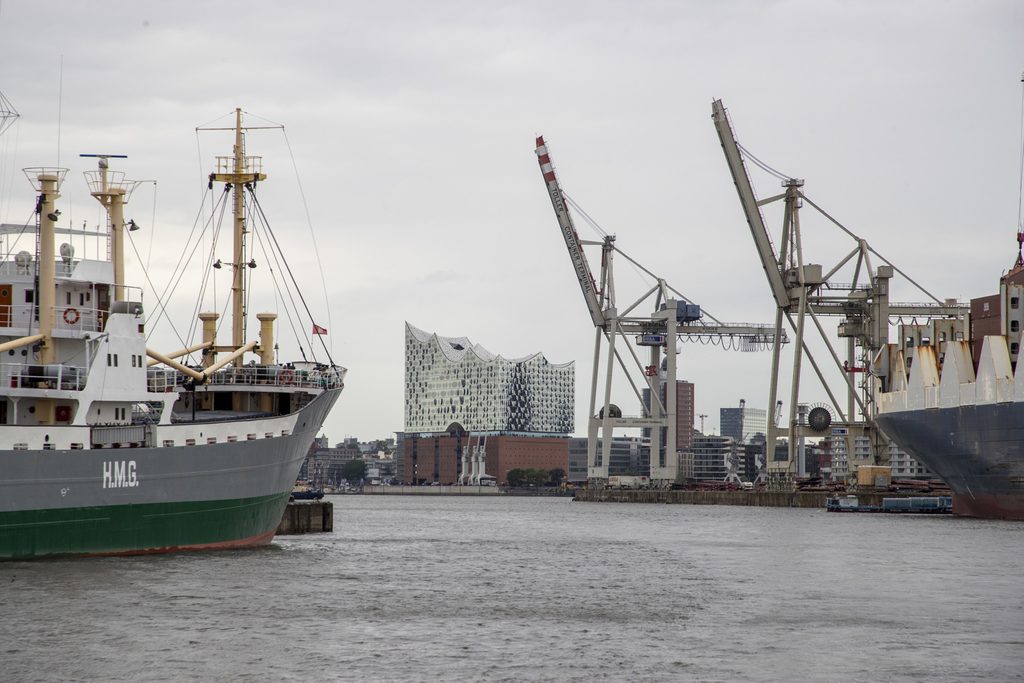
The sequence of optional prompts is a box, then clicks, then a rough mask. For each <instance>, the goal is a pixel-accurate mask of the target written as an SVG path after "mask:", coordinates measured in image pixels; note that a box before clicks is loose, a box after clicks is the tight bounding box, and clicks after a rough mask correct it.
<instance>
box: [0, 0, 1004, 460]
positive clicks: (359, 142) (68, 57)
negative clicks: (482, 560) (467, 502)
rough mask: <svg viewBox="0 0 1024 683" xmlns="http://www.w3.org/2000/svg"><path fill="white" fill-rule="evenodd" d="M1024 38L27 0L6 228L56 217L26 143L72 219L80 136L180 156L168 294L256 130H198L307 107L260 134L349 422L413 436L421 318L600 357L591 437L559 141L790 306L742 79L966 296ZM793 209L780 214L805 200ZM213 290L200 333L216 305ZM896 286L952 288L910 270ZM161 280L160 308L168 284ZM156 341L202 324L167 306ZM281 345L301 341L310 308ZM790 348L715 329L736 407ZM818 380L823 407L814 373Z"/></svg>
mask: <svg viewBox="0 0 1024 683" xmlns="http://www.w3.org/2000/svg"><path fill="white" fill-rule="evenodd" d="M1022 36H1024V4H1022V3H1020V2H1017V1H1016V0H1006V1H1003V2H999V1H991V2H988V1H979V2H966V1H965V2H938V1H935V0H922V1H919V2H891V1H887V2H850V1H849V0H844V1H841V2H828V1H824V0H794V1H789V2H762V1H754V0H746V1H745V0H723V1H718V2H669V1H666V2H644V1H642V0H639V1H631V2H601V1H593V0H589V1H572V2H555V1H551V0H547V1H546V2H479V1H467V2H449V1H438V2H429V3H427V2H375V3H364V2H359V3H356V2H346V1H331V2H304V3H280V2H249V3H245V4H239V3H234V2H231V3H229V2H206V3H202V4H198V3H196V4H194V5H190V4H188V3H171V2H166V1H163V2H140V1H138V0H133V1H132V2H103V3H81V2H52V3H39V2H30V1H27V0H25V1H22V0H15V1H12V0H3V1H2V4H0V43H2V44H3V46H4V54H5V58H4V59H3V60H2V61H0V92H2V93H3V94H4V95H5V96H6V97H7V98H8V99H9V100H10V101H11V103H12V104H13V105H14V107H15V108H16V109H17V110H18V111H19V112H20V114H21V118H20V120H19V121H18V123H17V124H16V125H15V126H14V127H13V128H12V129H10V130H9V131H8V132H7V133H6V134H5V135H3V137H2V138H0V155H2V157H0V160H2V167H0V221H2V222H5V223H25V222H27V221H29V220H31V208H32V204H33V201H34V198H33V193H32V190H31V188H30V186H29V185H28V183H27V182H26V181H25V180H24V177H23V175H22V174H21V172H20V169H21V168H22V167H26V166H54V165H61V166H66V167H68V168H70V170H71V172H70V173H69V174H68V180H67V181H66V182H65V186H64V191H63V197H62V199H61V200H60V205H61V207H62V209H63V211H64V218H65V219H67V218H70V220H71V221H73V222H74V223H75V225H76V226H77V225H78V224H80V223H81V222H82V221H87V222H90V223H95V222H96V221H97V220H99V217H100V214H99V211H98V206H99V205H98V204H97V203H96V202H95V200H93V199H92V198H90V197H89V196H88V193H87V190H86V187H85V184H84V182H83V181H82V178H81V171H83V170H87V169H89V168H92V163H91V162H89V161H87V160H84V159H80V158H79V157H78V154H80V153H119V154H127V155H128V157H129V158H128V159H127V160H125V161H121V162H118V163H117V164H116V167H117V168H121V169H123V170H125V171H126V172H127V173H128V175H129V177H131V178H135V179H145V180H156V181H157V182H156V184H155V185H154V184H153V183H147V184H143V185H140V187H139V189H138V190H136V193H135V195H134V196H133V197H132V200H131V203H130V204H129V207H128V211H127V215H128V216H129V217H134V218H135V219H136V221H137V222H138V223H139V224H140V225H143V226H144V230H143V231H140V232H137V233H134V235H133V237H134V239H135V244H136V247H137V248H138V251H139V254H140V255H141V257H140V258H135V256H134V253H132V252H131V250H130V262H129V264H128V279H129V281H130V282H131V281H134V282H137V283H139V284H143V276H142V266H143V265H144V264H145V262H147V261H148V265H149V274H150V277H151V278H152V280H153V281H154V282H156V283H157V284H158V286H159V287H160V288H162V287H163V284H164V283H166V282H167V280H168V278H169V277H170V275H171V272H172V267H173V264H174V262H175V261H176V260H177V254H178V252H179V251H180V250H181V248H182V246H183V244H184V242H185V240H186V237H187V235H188V234H189V231H190V230H191V228H192V225H193V222H194V220H195V217H196V215H197V213H198V212H199V210H200V205H201V200H202V196H203V195H202V193H203V190H204V188H205V181H204V178H205V176H206V174H208V173H209V172H210V171H211V170H212V165H213V156H214V155H215V154H230V139H228V138H226V137H224V136H223V134H216V133H202V134H200V135H198V136H197V134H196V131H195V129H196V127H197V126H200V125H202V124H206V123H207V122H211V121H216V122H219V123H221V124H224V123H230V121H229V120H228V119H225V118H223V117H225V115H227V114H229V113H230V112H231V111H232V110H233V109H234V108H235V107H241V108H242V109H243V110H245V111H246V112H249V113H250V114H252V116H251V117H249V118H248V119H247V120H248V121H249V122H250V123H253V124H256V123H260V119H258V118H256V117H261V119H263V120H265V121H272V122H278V123H282V124H284V125H285V127H286V128H285V130H286V133H287V138H285V137H284V136H283V135H282V134H281V132H280V131H275V130H267V131H254V132H252V133H251V134H250V135H249V138H248V143H247V144H248V152H249V153H250V154H262V155H263V157H264V166H265V170H266V172H267V173H268V175H269V181H268V183H266V185H264V186H262V187H261V188H260V196H261V202H262V205H263V207H264V210H265V211H266V212H267V214H268V216H269V217H270V221H271V225H272V227H273V229H274V230H275V232H276V234H277V235H278V237H279V238H280V239H282V240H283V241H284V242H285V243H286V249H287V250H288V257H289V262H290V263H291V265H292V267H293V269H295V271H296V272H297V274H298V275H299V278H300V280H301V281H302V284H303V290H304V292H305V294H306V296H307V298H308V300H309V302H310V304H311V306H312V307H313V308H314V310H319V311H322V313H321V314H320V315H321V320H320V322H321V324H323V325H324V326H326V327H328V329H329V335H328V340H329V342H330V345H331V351H332V354H333V357H334V359H335V360H336V361H337V362H339V363H341V364H343V365H345V366H346V367H348V368H349V375H348V380H347V386H346V390H345V393H344V395H343V396H342V398H341V400H340V402H339V403H338V404H337V406H336V407H335V409H334V412H333V414H332V415H331V416H330V418H329V419H328V421H327V423H326V425H325V429H324V431H325V433H326V434H327V436H328V438H329V439H330V440H331V441H332V442H335V441H340V440H341V439H342V438H343V437H345V436H358V437H359V438H360V439H364V440H365V439H370V438H380V437H384V436H387V435H389V433H390V432H393V431H395V430H400V429H402V420H403V329H404V328H403V321H405V320H408V321H409V322H410V323H412V324H413V325H415V326H417V327H419V328H421V329H424V330H428V331H436V332H437V333H439V334H442V335H448V336H460V335H464V336H467V337H469V338H470V339H471V340H473V341H474V342H478V343H480V344H482V345H483V346H485V347H486V348H488V349H489V350H491V351H493V352H495V353H500V354H502V355H504V356H506V357H516V356H524V355H527V354H530V353H533V352H535V351H543V352H544V354H545V355H546V356H547V357H548V359H550V360H551V361H552V362H556V363H561V362H566V361H570V360H574V361H576V384H577V406H576V415H577V419H576V430H577V432H578V433H585V430H586V421H585V420H586V409H587V404H588V393H589V384H590V382H589V374H590V368H591V363H592V356H591V354H592V351H593V327H592V324H591V322H590V317H589V315H588V313H587V310H586V308H585V306H584V302H583V299H582V296H581V294H580V291H579V286H578V285H577V283H576V280H575V276H574V274H573V269H572V267H571V264H570V261H569V258H568V255H567V253H566V251H565V246H564V243H563V242H562V238H561V235H560V233H559V231H558V227H557V224H556V222H555V218H554V215H553V213H552V210H551V205H550V202H549V201H548V198H547V194H546V192H545V188H544V185H543V182H542V179H541V176H540V172H539V170H538V168H537V162H536V157H535V155H534V152H533V148H534V144H533V142H534V137H535V135H537V134H539V133H543V134H544V135H545V137H546V138H547V140H548V142H549V143H550V149H551V153H552V156H553V159H554V162H555V164H556V166H557V168H558V171H559V175H560V178H561V180H562V184H563V187H564V188H565V189H566V191H567V192H568V193H569V194H570V195H571V196H572V197H573V198H574V199H575V200H576V201H577V202H579V203H580V204H581V205H582V206H583V207H584V208H585V209H586V210H587V212H588V213H589V214H590V215H591V216H593V217H594V218H595V219H596V220H597V221H598V222H599V223H600V224H601V225H602V226H603V227H604V228H605V229H606V230H608V231H609V232H613V233H615V234H616V235H617V236H618V241H617V244H618V246H619V247H620V248H621V249H623V250H624V251H625V252H627V253H628V254H630V255H631V256H633V257H634V258H636V259H637V260H639V261H640V262H642V263H644V264H645V265H646V266H647V267H648V268H649V269H650V270H652V271H654V272H656V273H658V274H660V275H661V276H663V277H665V278H666V279H667V280H668V281H669V283H670V284H672V285H673V286H675V287H676V288H677V289H679V290H680V291H682V292H683V293H685V294H686V295H687V296H688V297H690V298H691V299H693V300H695V301H696V302H698V303H700V304H701V305H703V306H704V307H705V309H707V310H708V311H710V312H711V313H713V314H714V315H715V316H716V317H718V318H719V319H722V320H727V321H737V322H740V321H745V322H764V323H767V322H771V321H772V320H773V318H774V309H773V307H772V303H771V298H770V295H769V290H768V286H767V283H766V281H765V278H764V274H763V271H762V269H761V266H760V264H759V262H758V260H757V257H756V253H755V250H754V246H753V243H752V240H751V238H750V235H749V232H748V229H747V227H746V222H745V220H744V218H743V214H742V212H741V209H740V205H739V202H738V200H737V197H736V193H735V189H734V187H733V184H732V180H731V178H730V175H729V171H728V168H727V167H726V164H725V161H724V157H723V155H722V152H721V148H720V145H719V142H718V138H717V136H716V134H715V130H714V127H713V125H712V122H711V118H710V110H711V101H712V99H714V98H722V99H723V100H724V102H725V104H726V106H727V107H728V108H729V111H730V114H731V116H732V121H733V124H734V126H735V127H736V132H737V135H738V137H739V140H740V142H741V143H742V144H744V145H745V146H746V147H747V148H748V149H750V150H751V151H752V152H753V153H754V154H756V155H757V156H758V157H759V158H761V159H762V160H764V161H766V162H768V163H770V164H771V165H772V166H775V167H776V168H778V169H780V170H782V171H783V172H785V173H787V174H790V175H793V176H796V177H800V178H804V179H806V186H805V188H804V189H805V192H806V194H807V195H808V196H809V197H810V198H812V199H813V200H814V201H816V202H817V203H818V204H820V205H822V206H823V207H824V208H826V210H828V211H829V212H830V213H831V214H832V215H833V216H835V217H836V218H837V219H839V220H840V221H842V222H843V223H844V224H846V225H847V226H848V227H850V228H851V229H852V230H854V231H855V232H857V233H858V234H860V235H861V236H862V237H864V238H865V239H867V240H868V241H869V242H870V244H871V245H872V246H873V247H874V248H875V249H877V250H878V251H880V252H882V253H883V254H885V255H886V256H887V257H889V258H890V259H891V260H893V261H894V262H895V263H896V264H897V265H898V266H900V267H901V268H903V269H904V270H906V271H907V272H909V273H910V274H911V275H912V276H914V277H915V278H916V279H917V280H918V281H919V282H921V283H922V284H923V285H925V286H926V287H927V288H928V289H930V290H931V291H932V292H934V293H935V294H936V295H938V296H940V297H959V298H962V299H966V298H970V297H974V296H981V295H985V294H989V293H992V292H994V291H996V288H997V284H998V283H997V281H998V277H999V275H1000V274H1001V273H1002V272H1003V271H1004V270H1006V269H1007V268H1008V267H1009V266H1010V265H1012V262H1013V259H1014V256H1015V251H1014V250H1015V247H1016V244H1015V232H1016V230H1017V222H1018V205H1019V196H1020V195H1019V193H1020V178H1019V162H1020V151H1021V83H1020V78H1021V71H1022V70H1024V40H1022ZM61 64H63V69H62V68H61ZM61 84H63V85H62V87H61ZM58 119H59V120H60V122H61V125H60V126H58ZM58 141H59V146H58ZM292 157H294V166H293V162H292ZM296 169H297V175H296ZM754 181H755V189H756V190H757V192H758V194H759V196H761V197H766V196H770V195H773V194H776V193H777V192H778V191H779V184H778V181H776V180H774V179H772V178H771V177H770V176H767V175H755V176H754ZM300 182H301V188H302V190H303V192H304V194H305V198H306V205H305V206H304V204H303V201H302V195H301V193H300V191H299V188H300ZM154 188H155V192H154ZM307 206H308V215H309V219H310V220H309V221H308V222H307V213H306V211H307ZM766 218H767V220H768V221H769V223H771V226H772V228H773V230H777V227H778V224H779V222H780V218H779V217H778V214H777V212H776V211H774V210H772V209H766ZM310 223H311V224H312V230H313V232H314V234H315V241H316V244H317V245H318V247H319V263H318V259H317V258H316V254H315V253H314V251H315V250H314V248H313V239H312V238H311V233H310ZM802 224H803V230H804V233H805V235H806V236H807V240H808V245H807V249H808V251H810V252H811V253H809V254H806V253H805V260H807V261H812V262H814V261H817V262H822V263H826V264H830V263H834V262H835V260H836V258H837V257H838V256H839V255H841V254H845V253H846V252H847V251H849V250H850V249H851V248H852V246H853V245H852V244H851V243H849V242H848V241H844V240H845V239H846V238H841V237H840V236H839V234H838V233H837V232H836V231H835V230H834V229H832V228H830V227H829V226H828V224H827V223H826V222H825V221H823V220H821V219H819V218H817V217H815V216H814V215H813V212H812V211H810V210H806V209H805V211H804V213H803V219H802ZM577 225H578V228H579V229H580V232H581V234H582V236H583V237H585V238H587V237H589V238H594V237H596V235H595V234H594V233H592V232H590V231H589V230H588V228H587V227H586V225H585V224H584V223H583V221H582V220H580V219H577ZM219 252H220V253H218V256H220V257H221V258H223V259H224V260H229V259H230V253H229V249H228V248H227V247H226V246H222V247H221V248H220V250H219ZM140 260H141V263H140ZM619 263H620V265H619V269H618V271H617V274H618V288H619V299H620V301H622V300H626V299H632V298H635V297H636V296H638V295H639V294H640V293H641V292H642V291H643V290H644V289H645V288H646V281H645V280H642V279H641V278H640V277H639V276H638V275H637V274H636V273H635V272H634V271H633V270H632V269H631V268H629V267H627V266H626V264H625V263H624V262H622V261H620V262H619ZM321 265H322V267H323V269H324V271H326V274H325V276H326V285H324V284H322V282H321V278H320V275H319V272H318V270H319V268H320V267H321ZM594 268H595V269H596V268H597V265H596V264H595V266H594ZM826 269H827V268H826ZM266 270H269V269H267V268H265V267H264V271H266ZM259 271H260V269H257V273H259ZM227 273H228V271H227V270H224V271H221V274H220V275H219V279H218V280H217V283H216V288H217V292H218V296H219V298H218V299H217V300H216V305H217V306H218V307H220V306H222V305H223V303H224V298H223V297H224V295H225V293H227V291H228V288H229V286H230V284H229V277H230V276H229V275H228V274H227ZM267 274H268V275H269V273H267ZM205 276H206V273H205V271H204V269H198V270H197V272H195V273H194V274H193V276H192V277H193V278H194V282H196V283H198V282H200V281H201V280H202V278H204V277H205ZM183 292H184V287H183V288H182V289H181V290H179V292H177V296H176V298H175V302H174V309H175V310H176V311H177V312H178V320H177V321H176V324H177V327H178V328H179V330H185V329H187V327H188V321H187V320H184V319H182V317H185V318H187V317H189V316H190V311H191V310H192V309H193V301H192V300H191V294H187V293H183ZM186 294H187V296H186ZM631 294H632V296H630V295H631ZM893 298H894V299H896V300H909V301H920V300H923V296H922V295H920V294H918V293H915V292H913V291H911V290H910V289H909V288H907V287H905V286H904V285H900V284H899V283H897V284H896V285H895V292H894V295H893ZM146 302H147V309H148V310H149V311H150V312H152V311H153V310H154V309H155V295H154V294H153V293H150V292H147V296H146ZM211 305H212V304H211ZM253 309H254V312H255V310H264V309H266V310H276V304H275V303H274V301H273V299H272V298H270V299H269V300H268V301H267V303H266V305H261V304H260V303H255V302H254V304H253ZM254 322H255V321H254ZM834 322H838V321H830V322H828V323H827V324H828V325H829V326H830V327H834ZM255 333H256V326H255V324H253V325H252V326H251V327H250V333H249V335H248V336H249V337H250V338H253V337H254V336H255ZM150 345H151V346H153V347H155V348H159V349H162V350H172V349H175V348H179V346H180V344H179V342H178V340H177V338H176V337H175V335H174V334H173V333H172V332H171V331H170V329H169V328H166V326H164V327H162V328H161V329H159V330H157V331H156V333H155V335H154V337H153V338H152V339H151V341H150ZM281 345H282V357H285V356H288V357H292V356H295V355H296V351H295V349H296V346H295V342H294V340H293V339H292V337H291V335H290V333H288V332H287V330H284V329H282V330H281ZM787 355H788V352H787ZM768 372H769V354H767V353H760V354H748V353H736V352H727V351H721V350H718V349H707V348H703V347H698V346H695V345H692V344H687V345H684V347H683V350H682V355H681V356H680V376H681V377H683V378H686V379H689V380H691V381H693V382H695V383H696V385H697V387H696V396H697V411H698V413H705V414H707V415H709V418H708V423H707V426H708V430H709V431H711V430H713V429H717V426H718V409H719V408H720V407H723V406H732V405H735V404H736V402H737V401H738V400H739V399H740V398H746V399H747V401H748V404H751V405H756V406H760V407H764V405H765V403H766V402H767V396H768ZM787 372H788V371H787ZM787 376H788V375H787ZM803 387H804V388H803V396H804V398H805V399H806V400H808V401H812V402H813V401H815V400H820V398H821V396H822V395H821V392H820V390H818V389H817V388H816V387H815V383H814V382H812V381H810V380H809V379H808V381H807V382H806V383H805V384H804V385H803ZM783 391H784V392H787V393H786V394H785V396H786V398H788V390H787V389H786V388H785V386H783ZM617 399H618V401H619V402H620V403H621V404H622V405H624V406H627V409H626V411H625V412H627V413H635V412H636V411H635V410H634V409H629V408H628V406H631V405H632V401H631V400H630V399H629V396H628V395H627V394H626V393H625V392H622V393H621V394H617Z"/></svg>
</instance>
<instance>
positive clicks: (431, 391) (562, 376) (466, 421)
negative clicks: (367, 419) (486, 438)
mask: <svg viewBox="0 0 1024 683" xmlns="http://www.w3.org/2000/svg"><path fill="white" fill-rule="evenodd" d="M575 392H576V368H575V365H574V363H572V362H569V363H564V364H561V365H556V364H554V363H549V362H548V360H547V359H546V358H544V356H543V354H541V353H536V354H534V355H532V356H528V357H526V358H520V359H506V358H502V357H501V356H498V355H495V354H493V353H491V352H490V351H488V350H487V349H485V348H483V347H482V346H480V345H479V344H473V343H472V342H471V341H469V339H467V338H466V337H441V336H438V335H436V334H431V333H429V332H424V331H423V330H420V329H418V328H416V327H413V326H412V325H410V324H409V323H406V324H405V431H406V432H409V433H417V432H419V433H423V432H444V431H447V429H448V427H449V426H450V425H451V424H452V423H458V424H460V425H461V426H462V427H463V429H465V430H467V431H470V432H526V433H543V434H569V433H571V432H572V431H573V427H574V406H575V395H576V394H575Z"/></svg>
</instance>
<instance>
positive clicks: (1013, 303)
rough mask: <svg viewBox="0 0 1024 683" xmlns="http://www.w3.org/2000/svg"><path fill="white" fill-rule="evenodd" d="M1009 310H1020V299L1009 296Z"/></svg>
mask: <svg viewBox="0 0 1024 683" xmlns="http://www.w3.org/2000/svg"><path fill="white" fill-rule="evenodd" d="M1010 308H1020V297H1018V296H1011V297H1010Z"/></svg>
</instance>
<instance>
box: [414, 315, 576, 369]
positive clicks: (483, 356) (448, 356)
mask: <svg viewBox="0 0 1024 683" xmlns="http://www.w3.org/2000/svg"><path fill="white" fill-rule="evenodd" d="M405 330H406V332H407V333H409V334H410V335H412V337H413V338H414V339H415V340H416V341H418V342H420V343H422V344H428V343H434V344H436V345H437V348H438V349H439V350H440V351H441V355H443V356H444V357H445V360H447V361H448V362H449V363H453V364H457V363H461V362H462V361H463V360H464V359H465V357H466V356H467V355H469V354H470V353H472V354H473V355H474V356H476V357H477V358H478V359H479V360H481V361H483V362H484V363H496V362H498V361H505V362H506V363H526V362H529V361H531V360H533V359H535V358H537V357H540V359H541V360H543V361H544V362H545V363H547V364H548V365H549V366H551V367H553V368H568V367H573V366H575V364H576V361H574V360H571V361H568V362H566V363H552V362H551V361H550V360H548V359H547V357H546V356H545V355H544V352H543V351H537V352H536V353H532V354H530V355H528V356H522V357H521V358H505V357H504V356H502V355H501V354H494V353H491V352H490V351H488V350H487V349H485V348H484V347H483V346H481V345H480V344H474V343H473V342H471V341H470V340H469V337H442V336H441V335H439V334H437V333H436V332H427V331H426V330H422V329H420V328H418V327H416V326H415V325H413V324H412V323H410V322H409V321H408V320H406V321H405ZM453 344H458V345H459V346H461V347H463V349H462V350H461V351H460V350H457V349H455V348H454V347H453V346H452V345H453Z"/></svg>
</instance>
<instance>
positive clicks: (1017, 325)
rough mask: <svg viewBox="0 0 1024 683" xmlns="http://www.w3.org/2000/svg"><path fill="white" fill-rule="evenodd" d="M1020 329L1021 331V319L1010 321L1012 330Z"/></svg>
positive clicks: (1017, 330)
mask: <svg viewBox="0 0 1024 683" xmlns="http://www.w3.org/2000/svg"><path fill="white" fill-rule="evenodd" d="M1019 331H1020V321H1019V320H1011V321H1010V332H1019Z"/></svg>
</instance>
